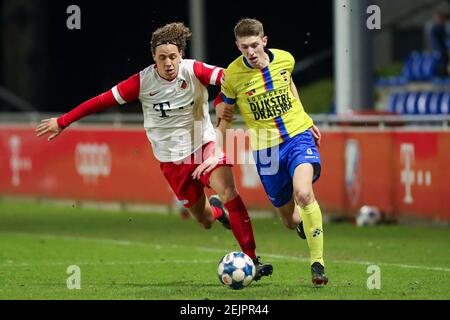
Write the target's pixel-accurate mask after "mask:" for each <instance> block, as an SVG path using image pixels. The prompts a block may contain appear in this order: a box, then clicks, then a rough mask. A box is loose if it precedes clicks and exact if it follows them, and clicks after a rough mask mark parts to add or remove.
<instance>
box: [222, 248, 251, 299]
mask: <svg viewBox="0 0 450 320" xmlns="http://www.w3.org/2000/svg"><path fill="white" fill-rule="evenodd" d="M255 273H256V267H255V265H254V264H253V261H252V259H251V258H250V257H249V256H248V255H246V254H245V253H243V252H231V253H228V254H227V255H225V256H223V257H222V259H221V260H220V262H219V265H218V267H217V275H218V276H219V280H220V282H221V283H222V284H224V285H225V286H227V287H229V288H231V289H234V290H240V289H243V288H245V287H247V286H248V285H249V284H250V283H252V281H253V278H254V277H255Z"/></svg>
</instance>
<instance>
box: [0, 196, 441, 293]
mask: <svg viewBox="0 0 450 320" xmlns="http://www.w3.org/2000/svg"><path fill="white" fill-rule="evenodd" d="M253 227H254V231H255V237H256V242H257V253H258V255H260V256H261V258H262V260H263V261H267V262H271V263H272V264H273V266H274V274H273V275H272V276H271V277H268V278H263V279H262V280H261V281H259V282H254V283H252V284H251V285H250V286H249V287H247V288H245V289H243V290H239V291H233V290H231V289H228V288H226V287H224V286H223V285H221V284H220V282H219V280H218V278H217V276H216V268H217V264H218V262H219V260H220V258H221V257H222V256H223V255H224V254H226V253H228V252H230V251H239V248H238V246H237V245H236V243H235V240H234V238H233V236H232V233H231V232H230V231H228V230H225V229H224V228H222V226H221V225H219V224H216V225H214V226H213V228H212V229H211V230H203V229H201V228H200V226H199V225H197V223H196V222H195V221H194V220H193V219H189V220H181V219H180V218H179V216H177V215H175V214H174V215H169V214H165V215H164V214H147V213H142V212H134V213H133V212H114V211H103V210H102V211H98V210H93V209H80V208H74V207H72V206H70V205H69V206H67V207H62V206H53V205H44V204H36V203H28V204H26V203H18V202H10V201H8V202H0V299H64V300H65V299H127V300H128V299H133V300H134V299H146V300H169V299H173V300H185V299H186V300H187V299H189V300H191V299H192V300H203V299H210V300H216V299H220V300H245V299H252V300H265V299H274V300H278V299H283V300H293V299H296V300H307V299H313V300H317V299H446V300H448V299H450V290H449V288H450V232H449V229H448V228H436V227H435V228H432V227H411V226H400V225H386V226H377V227H369V228H367V227H366V228H357V227H356V226H354V225H351V224H326V225H325V226H324V229H325V236H326V238H325V261H326V272H327V274H328V277H329V279H330V282H329V283H328V285H327V286H326V287H323V288H313V287H312V285H311V276H310V269H309V263H308V251H307V244H306V241H305V240H301V239H300V238H299V237H298V236H297V234H296V233H295V231H290V230H288V229H286V228H285V227H284V226H282V224H281V222H280V221H279V220H278V219H275V218H258V219H253ZM71 265H76V266H79V267H80V270H81V289H80V290H69V289H68V288H67V278H68V277H69V276H70V274H68V273H67V268H68V267H69V266H71ZM370 265H377V266H379V268H380V271H381V275H380V280H381V289H379V290H378V289H373V290H369V289H368V287H367V279H368V278H369V277H370V276H371V274H370V273H368V272H367V269H368V266H370Z"/></svg>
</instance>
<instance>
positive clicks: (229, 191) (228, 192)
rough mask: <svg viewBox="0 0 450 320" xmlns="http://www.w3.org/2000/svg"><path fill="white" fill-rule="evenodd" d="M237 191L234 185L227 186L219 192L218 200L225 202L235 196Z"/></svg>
mask: <svg viewBox="0 0 450 320" xmlns="http://www.w3.org/2000/svg"><path fill="white" fill-rule="evenodd" d="M237 195H238V193H237V190H236V187H235V186H227V187H225V188H224V189H223V191H222V192H220V193H219V197H220V200H221V201H222V202H223V203H227V202H229V201H231V200H233V199H235V198H236V197H237Z"/></svg>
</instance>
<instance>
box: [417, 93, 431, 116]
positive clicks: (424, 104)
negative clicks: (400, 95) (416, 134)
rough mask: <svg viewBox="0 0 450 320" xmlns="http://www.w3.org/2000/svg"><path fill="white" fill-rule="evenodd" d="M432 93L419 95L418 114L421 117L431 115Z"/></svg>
mask: <svg viewBox="0 0 450 320" xmlns="http://www.w3.org/2000/svg"><path fill="white" fill-rule="evenodd" d="M432 95H433V93H432V92H422V93H420V94H419V99H418V100H417V113H418V114H420V115H423V114H429V113H430V101H431V96H432Z"/></svg>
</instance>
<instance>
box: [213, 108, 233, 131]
mask: <svg viewBox="0 0 450 320" xmlns="http://www.w3.org/2000/svg"><path fill="white" fill-rule="evenodd" d="M216 118H217V120H216V126H218V125H219V122H220V119H223V120H225V121H227V122H232V121H233V119H234V108H233V107H231V106H227V107H225V104H224V103H223V102H221V103H219V104H218V105H217V106H216Z"/></svg>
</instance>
